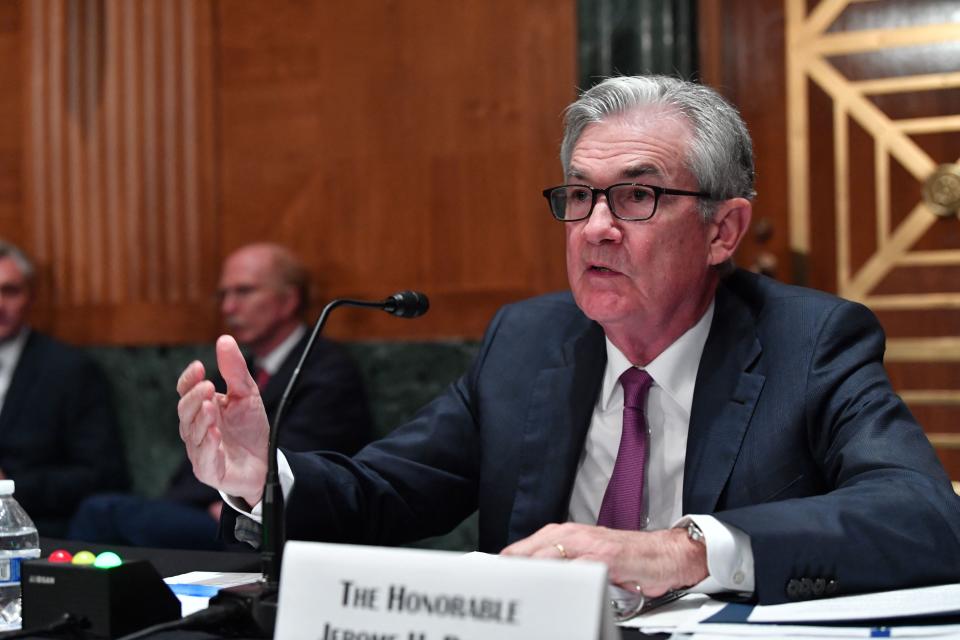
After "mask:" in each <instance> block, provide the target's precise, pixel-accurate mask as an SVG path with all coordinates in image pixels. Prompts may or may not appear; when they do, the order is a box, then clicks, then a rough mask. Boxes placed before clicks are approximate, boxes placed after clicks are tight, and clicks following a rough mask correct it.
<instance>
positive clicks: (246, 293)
mask: <svg viewBox="0 0 960 640" xmlns="http://www.w3.org/2000/svg"><path fill="white" fill-rule="evenodd" d="M262 288H263V287H262V286H261V285H256V284H240V285H237V286H235V287H221V288H220V289H217V293H216V294H215V295H214V298H215V300H216V301H217V303H218V304H223V301H224V300H225V299H226V298H227V297H228V296H233V297H234V298H237V299H239V300H246V299H247V298H249V297H250V296H252V295H253V294H254V293H256V292H257V291H259V290H260V289H262Z"/></svg>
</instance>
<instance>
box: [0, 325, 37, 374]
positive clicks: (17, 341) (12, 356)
mask: <svg viewBox="0 0 960 640" xmlns="http://www.w3.org/2000/svg"><path fill="white" fill-rule="evenodd" d="M28 337H30V328H29V327H23V328H22V329H20V333H18V334H17V335H16V337H14V338H11V339H10V340H7V341H5V342H2V343H0V374H11V372H12V371H13V370H14V369H16V367H17V361H19V360H20V354H21V353H23V348H24V347H25V346H26V344H27V338H28Z"/></svg>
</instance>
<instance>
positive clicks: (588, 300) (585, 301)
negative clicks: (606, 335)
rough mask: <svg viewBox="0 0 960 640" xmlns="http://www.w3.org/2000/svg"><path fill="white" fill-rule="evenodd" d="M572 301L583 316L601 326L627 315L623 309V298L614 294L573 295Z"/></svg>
mask: <svg viewBox="0 0 960 640" xmlns="http://www.w3.org/2000/svg"><path fill="white" fill-rule="evenodd" d="M574 300H576V302H577V306H578V307H580V310H581V311H583V313H584V315H586V316H587V317H588V318H590V319H591V320H593V321H594V322H599V323H600V324H603V323H605V322H616V321H617V320H620V319H622V318H623V317H624V316H625V315H628V314H627V310H626V309H624V304H623V302H624V300H623V296H621V295H618V294H614V293H588V294H581V295H577V294H574Z"/></svg>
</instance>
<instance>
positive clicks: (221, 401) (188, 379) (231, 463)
mask: <svg viewBox="0 0 960 640" xmlns="http://www.w3.org/2000/svg"><path fill="white" fill-rule="evenodd" d="M217 366H218V367H219V369H220V375H221V376H223V379H224V381H225V382H226V383H227V393H226V394H222V393H217V391H216V390H215V389H214V386H213V383H212V382H210V381H209V380H206V379H205V372H204V369H203V364H201V363H200V362H199V361H194V362H191V363H190V364H189V365H188V366H187V368H186V369H184V370H183V373H182V374H180V378H179V379H178V380H177V393H179V394H180V402H179V403H178V404H177V414H178V415H179V416H180V438H181V439H182V440H183V442H184V445H186V449H187V457H188V458H190V462H191V463H192V464H193V473H194V474H195V475H196V476H197V478H198V479H199V480H200V481H201V482H203V483H204V484H208V485H210V486H211V487H213V488H215V489H217V490H219V491H223V492H224V493H226V494H228V495H232V496H236V497H239V498H243V499H244V500H246V501H247V503H248V504H250V505H255V504H256V503H258V502H259V501H260V498H261V494H262V493H263V483H264V481H265V479H266V475H267V444H268V439H269V434H270V427H269V423H268V422H267V414H266V412H265V411H264V408H263V400H262V399H261V397H260V390H259V389H258V388H257V385H256V383H255V382H254V381H253V378H252V377H251V376H250V372H249V370H248V369H247V363H246V361H244V359H243V354H241V353H240V347H239V346H238V345H237V342H236V340H234V339H233V338H232V337H230V336H220V339H219V340H217Z"/></svg>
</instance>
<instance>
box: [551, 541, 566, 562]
mask: <svg viewBox="0 0 960 640" xmlns="http://www.w3.org/2000/svg"><path fill="white" fill-rule="evenodd" d="M553 546H555V547H556V548H557V551H559V552H560V557H561V558H563V559H564V560H566V559H567V550H566V549H564V548H563V545H562V544H560V543H559V542H558V543H556V544H554V545H553Z"/></svg>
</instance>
